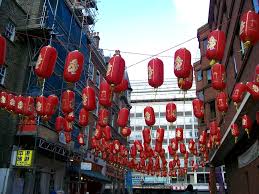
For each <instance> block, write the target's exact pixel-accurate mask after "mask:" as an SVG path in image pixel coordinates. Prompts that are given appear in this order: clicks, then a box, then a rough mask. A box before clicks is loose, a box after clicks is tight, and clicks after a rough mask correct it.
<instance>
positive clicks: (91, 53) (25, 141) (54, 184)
mask: <svg viewBox="0 0 259 194" xmlns="http://www.w3.org/2000/svg"><path fill="white" fill-rule="evenodd" d="M97 10H98V8H97V2H96V1H95V0H2V1H0V13H1V14H0V32H1V34H2V36H4V37H5V39H6V41H7V56H6V63H5V64H4V65H3V66H2V67H1V68H0V90H1V91H8V92H11V93H13V94H16V95H19V94H22V95H25V96H32V97H37V96H39V95H41V94H43V95H46V96H48V95H50V94H55V95H57V96H58V97H59V98H60V96H61V94H62V92H63V91H64V90H66V89H70V90H73V91H74V92H75V94H76V97H75V99H76V101H75V108H76V110H75V116H76V118H78V114H79V110H80V108H81V106H82V105H81V103H80V102H81V99H82V98H81V91H82V89H83V88H84V87H86V86H92V87H93V88H94V89H95V92H96V94H97V95H98V94H99V86H100V82H101V81H102V80H103V79H104V77H105V75H106V71H107V62H108V60H109V58H107V57H105V56H104V55H103V52H102V50H101V49H99V40H100V38H99V36H98V33H95V32H94V31H93V26H94V24H95V21H96V12H97ZM49 44H51V45H52V46H53V47H55V48H56V50H57V52H58V58H57V63H56V66H55V70H54V73H53V75H52V76H51V77H50V78H48V79H46V80H45V84H43V85H42V82H41V81H40V80H38V78H37V76H36V75H35V73H34V67H35V64H36V61H37V58H38V55H39V50H40V49H41V48H42V47H43V46H46V45H49ZM73 50H80V52H81V53H83V55H84V58H85V62H84V67H83V73H82V76H81V78H80V80H79V81H78V82H77V83H75V84H68V83H66V82H65V81H64V79H63V76H62V75H63V68H64V61H65V58H66V55H67V53H68V52H69V51H73ZM125 76H126V78H127V74H125ZM128 88H129V89H128V90H127V91H125V92H124V93H121V94H116V95H114V96H113V105H112V107H111V108H110V110H109V111H110V112H111V114H110V118H109V125H110V126H111V127H112V137H113V138H116V139H118V140H119V141H120V142H121V143H122V144H124V145H127V140H126V139H125V138H123V137H122V136H121V135H120V134H119V132H118V127H117V126H116V122H114V121H116V119H117V113H118V111H119V109H120V108H122V107H128V108H130V91H131V90H130V85H129V87H128ZM96 101H97V104H98V96H96ZM99 108H100V107H99V106H97V108H96V110H95V111H93V112H91V113H90V118H89V125H88V126H87V127H85V128H81V127H80V126H79V125H78V124H77V122H75V123H74V125H73V131H72V134H71V138H72V141H71V142H70V143H67V142H66V137H65V134H64V133H63V132H60V133H57V132H56V131H55V127H54V124H55V123H54V122H55V118H56V117H57V116H58V115H61V114H62V113H61V111H60V104H59V108H58V110H57V111H56V113H55V115H54V116H53V117H52V118H51V120H50V121H48V122H46V121H43V120H42V119H38V120H37V123H34V124H32V125H30V124H27V125H23V124H24V123H23V119H22V117H20V116H18V115H14V114H13V113H11V112H7V111H5V110H1V111H0V193H2V194H5V193H6V194H7V193H8V194H11V193H15V194H19V193H20V194H22V193H23V194H25V193H26V194H33V193H35V194H36V193H41V194H49V193H50V192H51V191H54V190H55V191H59V193H70V194H75V193H77V194H78V193H80V194H85V193H86V192H88V193H90V194H95V193H97V192H101V191H104V190H105V189H107V188H108V189H109V190H110V191H111V192H112V193H113V192H115V191H117V190H123V189H124V171H122V170H121V169H120V168H118V167H116V166H113V165H111V164H108V163H106V162H105V161H104V160H102V159H101V158H99V157H97V156H95V155H94V154H93V153H92V152H91V145H90V141H89V139H90V138H91V137H92V136H93V134H94V133H95V127H96V122H97V116H98V114H97V113H98V110H99ZM79 132H83V133H84V141H85V146H80V144H79V143H78V140H77V136H78V134H79ZM18 159H19V160H18ZM17 161H19V162H17ZM104 185H106V187H104Z"/></svg>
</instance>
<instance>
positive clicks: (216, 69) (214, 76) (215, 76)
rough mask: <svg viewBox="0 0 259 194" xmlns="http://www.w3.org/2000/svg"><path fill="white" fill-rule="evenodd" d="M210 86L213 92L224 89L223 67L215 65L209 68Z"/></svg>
mask: <svg viewBox="0 0 259 194" xmlns="http://www.w3.org/2000/svg"><path fill="white" fill-rule="evenodd" d="M211 84H212V87H213V88H214V89H215V90H224V89H225V87H226V83H225V66H224V65H222V64H219V63H216V64H215V65H213V67H212V68H211Z"/></svg>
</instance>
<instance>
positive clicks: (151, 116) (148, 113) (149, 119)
mask: <svg viewBox="0 0 259 194" xmlns="http://www.w3.org/2000/svg"><path fill="white" fill-rule="evenodd" d="M144 117H145V122H146V125H148V126H152V125H154V124H155V123H156V118H155V112H154V109H153V108H152V107H151V106H147V107H146V108H145V109H144Z"/></svg>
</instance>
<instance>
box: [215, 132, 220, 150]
mask: <svg viewBox="0 0 259 194" xmlns="http://www.w3.org/2000/svg"><path fill="white" fill-rule="evenodd" d="M220 142H221V133H220V128H219V127H218V131H217V134H216V136H215V143H216V145H218V146H219V145H220Z"/></svg>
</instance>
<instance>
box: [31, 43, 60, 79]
mask: <svg viewBox="0 0 259 194" xmlns="http://www.w3.org/2000/svg"><path fill="white" fill-rule="evenodd" d="M57 56H58V54H57V50H56V49H55V48H54V47H52V46H50V45H48V46H44V47H42V49H41V50H40V54H39V57H38V60H37V63H36V66H35V73H36V75H37V76H39V77H41V78H48V77H50V76H51V74H52V73H53V71H54V68H55V63H56V61H57Z"/></svg>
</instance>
